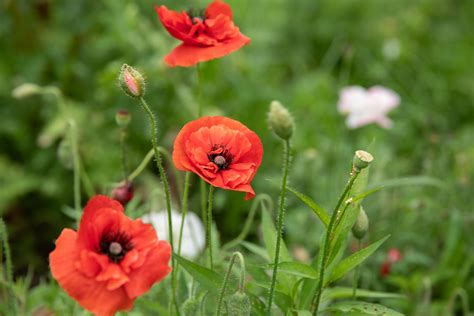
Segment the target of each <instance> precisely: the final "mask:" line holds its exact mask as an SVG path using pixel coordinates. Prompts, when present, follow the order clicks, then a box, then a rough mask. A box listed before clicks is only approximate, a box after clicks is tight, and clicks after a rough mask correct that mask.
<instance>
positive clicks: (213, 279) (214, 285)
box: [173, 254, 222, 291]
mask: <svg viewBox="0 0 474 316" xmlns="http://www.w3.org/2000/svg"><path fill="white" fill-rule="evenodd" d="M173 257H174V258H175V259H176V262H178V264H179V265H180V266H182V267H183V268H184V269H185V270H186V271H187V272H188V273H189V274H190V275H191V276H192V277H193V278H194V279H195V280H196V281H198V282H199V283H200V284H201V285H202V286H203V287H204V288H206V289H208V290H210V291H218V290H219V289H220V287H221V286H222V277H221V276H220V275H219V274H217V273H216V272H214V271H212V270H210V269H208V268H206V267H203V266H201V265H198V264H197V263H194V262H192V261H189V260H187V259H184V258H183V257H180V256H178V255H177V254H173Z"/></svg>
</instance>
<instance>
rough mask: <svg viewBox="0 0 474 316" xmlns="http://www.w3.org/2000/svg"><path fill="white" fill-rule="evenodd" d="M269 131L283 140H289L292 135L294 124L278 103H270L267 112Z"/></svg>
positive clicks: (289, 115)
mask: <svg viewBox="0 0 474 316" xmlns="http://www.w3.org/2000/svg"><path fill="white" fill-rule="evenodd" d="M268 123H269V125H270V129H271V130H272V131H273V132H274V133H275V134H276V135H277V136H278V137H280V138H282V139H284V140H288V139H290V137H291V135H292V134H293V128H294V122H293V117H292V116H291V114H290V112H288V110H287V109H286V108H285V107H284V106H283V105H282V104H281V103H280V102H278V101H272V103H271V104H270V112H268Z"/></svg>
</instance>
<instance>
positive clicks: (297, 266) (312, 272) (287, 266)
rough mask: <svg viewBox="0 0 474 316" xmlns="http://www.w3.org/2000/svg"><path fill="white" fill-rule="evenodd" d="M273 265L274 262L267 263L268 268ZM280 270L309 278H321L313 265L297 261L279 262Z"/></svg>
mask: <svg viewBox="0 0 474 316" xmlns="http://www.w3.org/2000/svg"><path fill="white" fill-rule="evenodd" d="M271 267H273V264H268V265H266V268H271ZM278 272H279V273H280V272H282V273H286V274H291V275H294V276H297V277H302V278H307V279H313V280H316V279H319V273H318V271H316V269H314V268H313V267H311V266H309V265H307V264H304V263H301V262H295V261H284V262H280V263H279V264H278Z"/></svg>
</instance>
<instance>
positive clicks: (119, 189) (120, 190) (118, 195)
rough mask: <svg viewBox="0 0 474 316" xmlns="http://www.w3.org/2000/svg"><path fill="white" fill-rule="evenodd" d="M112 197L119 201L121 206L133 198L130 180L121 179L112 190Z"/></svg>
mask: <svg viewBox="0 0 474 316" xmlns="http://www.w3.org/2000/svg"><path fill="white" fill-rule="evenodd" d="M112 198H113V199H114V200H117V201H119V202H120V203H121V204H122V205H123V206H125V205H127V204H128V202H130V200H131V199H132V198H133V185H132V183H131V182H128V181H122V182H121V183H120V184H119V185H118V186H116V187H115V188H114V189H113V190H112Z"/></svg>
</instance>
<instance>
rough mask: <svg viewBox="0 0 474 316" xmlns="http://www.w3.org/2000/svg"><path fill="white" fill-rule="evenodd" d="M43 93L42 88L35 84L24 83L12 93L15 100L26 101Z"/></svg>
mask: <svg viewBox="0 0 474 316" xmlns="http://www.w3.org/2000/svg"><path fill="white" fill-rule="evenodd" d="M40 93H41V87H40V86H38V85H36V84H34V83H24V84H22V85H19V86H18V87H16V88H15V89H13V91H12V96H13V97H14V98H15V99H24V98H28V97H31V96H33V95H36V94H40Z"/></svg>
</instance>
